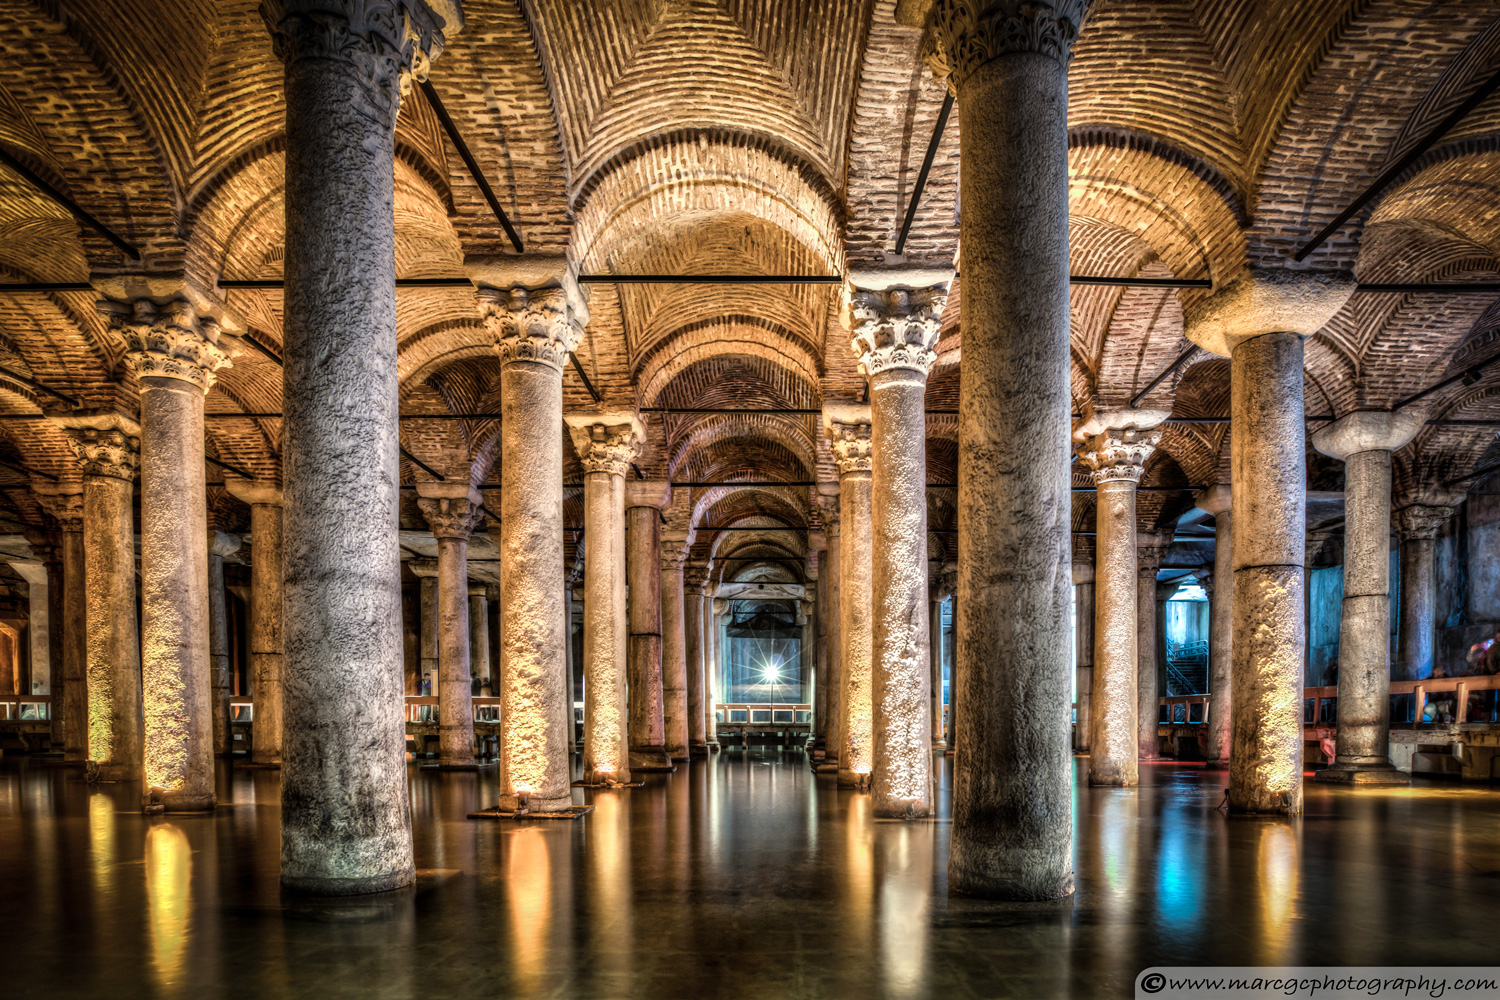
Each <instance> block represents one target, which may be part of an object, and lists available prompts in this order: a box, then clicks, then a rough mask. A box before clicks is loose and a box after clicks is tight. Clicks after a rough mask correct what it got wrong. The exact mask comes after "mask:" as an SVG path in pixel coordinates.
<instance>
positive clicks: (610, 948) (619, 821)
mask: <svg viewBox="0 0 1500 1000" xmlns="http://www.w3.org/2000/svg"><path fill="white" fill-rule="evenodd" d="M629 794H630V793H628V792H613V791H610V792H605V791H600V792H596V793H594V795H593V796H592V797H591V801H592V802H593V805H594V812H593V814H592V815H590V816H589V818H588V822H589V828H590V829H589V833H590V834H592V836H591V837H590V840H589V851H588V858H589V861H588V865H589V881H588V886H589V893H588V900H589V909H588V914H589V920H590V923H591V925H592V930H593V934H592V935H591V941H590V945H589V947H590V950H591V951H592V952H593V957H594V962H593V966H594V970H593V971H594V974H595V975H596V976H597V977H598V979H597V980H596V981H595V982H593V983H591V984H590V987H591V989H590V990H585V991H582V992H591V993H594V994H598V995H601V996H629V995H630V994H631V992H632V989H631V988H632V985H633V982H634V979H635V947H634V946H635V935H634V933H633V931H632V926H631V921H632V915H631V899H630V810H629V802H628V800H627V799H625V798H624V796H626V795H629Z"/></svg>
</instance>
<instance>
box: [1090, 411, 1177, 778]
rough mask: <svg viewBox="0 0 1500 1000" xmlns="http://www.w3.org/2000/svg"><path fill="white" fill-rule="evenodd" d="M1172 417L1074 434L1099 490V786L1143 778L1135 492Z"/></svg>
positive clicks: (1149, 416)
mask: <svg viewBox="0 0 1500 1000" xmlns="http://www.w3.org/2000/svg"><path fill="white" fill-rule="evenodd" d="M1166 416H1167V415H1166V414H1165V413H1163V412H1161V411H1159V410H1120V411H1116V412H1112V413H1104V414H1099V415H1096V416H1094V417H1093V418H1091V419H1090V420H1088V421H1086V422H1085V423H1084V424H1083V425H1082V426H1081V427H1079V428H1078V432H1077V433H1076V434H1074V439H1075V440H1077V441H1078V442H1079V445H1080V449H1079V459H1080V461H1081V462H1082V464H1083V465H1084V466H1086V467H1087V468H1089V469H1091V470H1092V471H1093V475H1094V483H1095V485H1096V487H1097V489H1098V493H1097V494H1096V498H1097V499H1096V503H1095V512H1094V519H1095V532H1096V535H1095V538H1094V544H1095V553H1096V554H1095V566H1094V671H1093V673H1094V677H1093V690H1092V692H1091V693H1090V696H1089V711H1090V714H1091V716H1092V725H1093V729H1092V732H1091V733H1090V735H1089V782H1090V783H1091V784H1095V785H1133V784H1135V783H1136V782H1137V781H1138V780H1139V776H1140V765H1139V763H1138V755H1139V749H1140V735H1139V731H1140V727H1139V724H1138V722H1139V720H1138V714H1139V711H1140V705H1139V700H1138V695H1139V691H1138V689H1139V686H1140V678H1139V676H1138V672H1137V666H1138V661H1139V657H1140V650H1139V644H1140V636H1139V634H1138V632H1139V614H1140V611H1139V607H1140V589H1141V587H1140V581H1139V578H1138V574H1137V564H1136V559H1137V556H1138V553H1137V549H1136V532H1135V491H1136V486H1137V485H1138V484H1139V483H1140V481H1141V473H1142V471H1143V470H1144V468H1145V464H1146V460H1147V459H1148V458H1150V457H1151V453H1152V452H1153V451H1155V450H1156V442H1157V441H1158V440H1159V439H1160V438H1161V431H1160V430H1159V429H1158V427H1159V425H1160V424H1161V422H1162V421H1163V420H1165V419H1166ZM1152 575H1153V577H1154V576H1155V571H1154V570H1153V572H1152ZM1152 599H1153V601H1154V600H1155V597H1154V590H1153V598H1152ZM1152 719H1153V721H1154V719H1155V716H1154V715H1153V716H1152Z"/></svg>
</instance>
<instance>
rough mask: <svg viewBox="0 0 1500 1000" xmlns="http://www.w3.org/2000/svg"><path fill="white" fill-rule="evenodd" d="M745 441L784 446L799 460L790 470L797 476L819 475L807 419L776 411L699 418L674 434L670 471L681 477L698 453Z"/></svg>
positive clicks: (690, 466) (671, 473)
mask: <svg viewBox="0 0 1500 1000" xmlns="http://www.w3.org/2000/svg"><path fill="white" fill-rule="evenodd" d="M745 441H754V442H756V443H763V442H770V443H774V444H777V445H780V446H781V448H782V449H783V450H784V452H785V453H786V454H787V455H788V456H789V457H790V458H792V459H793V460H794V461H795V462H796V463H797V465H796V467H795V468H794V469H790V470H788V471H789V472H791V473H794V474H795V476H796V478H801V479H811V478H813V477H814V476H815V475H816V474H817V467H818V458H817V447H816V445H815V444H814V442H813V440H812V437H811V435H810V434H809V432H808V429H807V427H806V426H805V422H804V421H799V420H797V419H796V418H792V417H783V416H779V415H775V414H743V415H730V414H715V415H711V416H706V417H703V418H701V419H700V420H697V421H695V422H694V423H693V424H692V425H691V427H690V428H689V429H687V430H685V431H680V432H678V433H676V434H674V435H673V439H672V442H671V452H670V458H669V460H668V469H669V473H668V474H669V475H671V476H672V478H674V479H676V478H680V477H681V475H682V472H681V471H680V470H689V469H692V468H693V467H694V464H695V463H694V462H693V459H694V457H695V456H701V455H702V454H703V453H705V452H708V451H710V450H711V449H718V448H722V447H723V446H725V445H727V444H729V443H731V442H745Z"/></svg>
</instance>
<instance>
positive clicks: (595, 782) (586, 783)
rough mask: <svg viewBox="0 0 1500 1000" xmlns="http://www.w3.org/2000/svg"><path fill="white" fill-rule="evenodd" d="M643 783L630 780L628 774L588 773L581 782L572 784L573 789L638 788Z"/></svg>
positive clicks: (627, 772)
mask: <svg viewBox="0 0 1500 1000" xmlns="http://www.w3.org/2000/svg"><path fill="white" fill-rule="evenodd" d="M644 784H645V782H644V781H632V780H630V772H629V771H624V772H618V771H588V772H586V773H585V774H584V776H583V780H582V781H575V782H573V787H574V788H640V787H641V786H642V785H644Z"/></svg>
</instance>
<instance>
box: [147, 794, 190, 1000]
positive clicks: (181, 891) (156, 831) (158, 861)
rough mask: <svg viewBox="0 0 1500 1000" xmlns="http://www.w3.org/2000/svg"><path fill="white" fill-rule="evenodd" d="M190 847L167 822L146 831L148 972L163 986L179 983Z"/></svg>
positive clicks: (184, 945)
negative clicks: (149, 965)
mask: <svg viewBox="0 0 1500 1000" xmlns="http://www.w3.org/2000/svg"><path fill="white" fill-rule="evenodd" d="M192 874H193V850H192V847H190V846H189V845H188V839H187V835H186V834H184V833H183V832H182V830H180V829H179V828H177V827H176V826H173V825H172V824H170V823H163V824H160V825H157V826H153V827H152V828H151V829H149V830H147V831H146V905H147V910H148V914H149V917H150V923H151V959H152V963H151V964H152V972H153V975H154V978H155V979H156V983H157V985H158V986H159V987H162V988H163V989H168V988H173V989H175V988H177V987H179V986H180V985H181V981H182V971H183V958H184V953H185V952H186V950H187V940H188V934H189V920H188V913H189V910H190V909H191V906H192V888H191V886H192Z"/></svg>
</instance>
